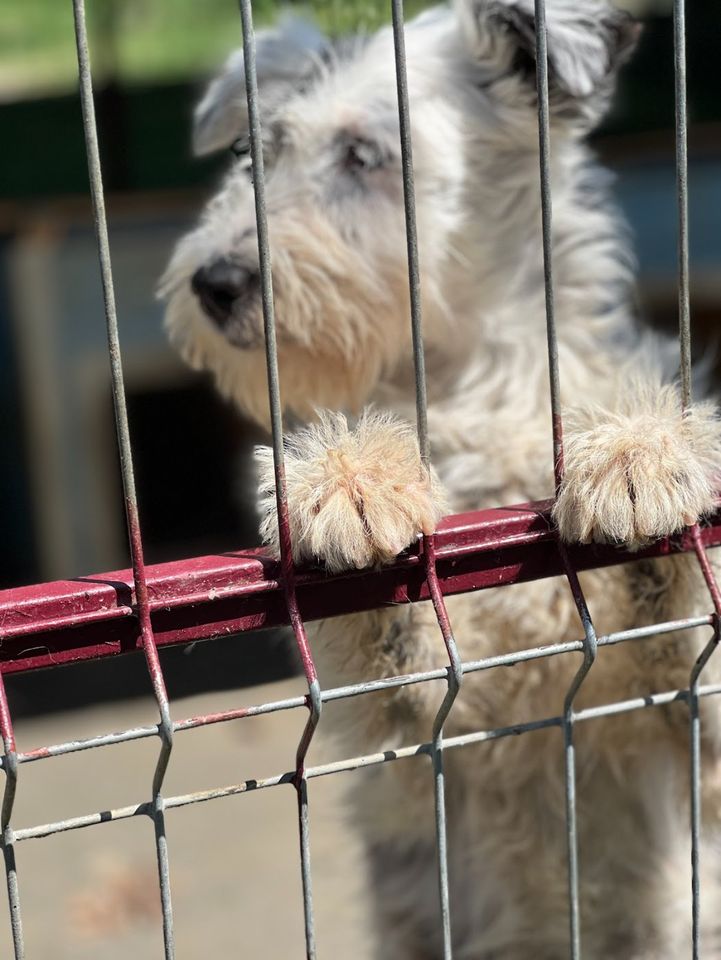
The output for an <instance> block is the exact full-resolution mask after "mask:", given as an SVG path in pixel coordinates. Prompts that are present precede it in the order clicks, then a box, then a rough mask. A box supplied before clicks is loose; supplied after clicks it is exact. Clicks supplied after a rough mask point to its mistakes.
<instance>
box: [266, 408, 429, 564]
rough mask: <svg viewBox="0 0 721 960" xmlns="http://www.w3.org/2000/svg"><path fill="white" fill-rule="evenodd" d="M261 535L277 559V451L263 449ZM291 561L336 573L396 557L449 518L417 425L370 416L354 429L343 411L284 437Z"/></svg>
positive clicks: (387, 417)
mask: <svg viewBox="0 0 721 960" xmlns="http://www.w3.org/2000/svg"><path fill="white" fill-rule="evenodd" d="M257 459H258V463H259V467H260V492H261V504H260V509H261V533H262V535H263V539H264V540H265V542H266V543H268V544H269V545H270V547H271V549H272V550H273V551H274V552H275V553H276V554H277V553H278V550H279V544H278V525H277V520H276V508H275V485H274V478H273V459H272V453H271V451H270V450H269V449H268V448H267V447H261V448H259V450H258V451H257ZM285 463H286V481H287V490H288V511H289V517H290V530H291V537H292V541H293V559H294V560H296V561H297V562H299V561H302V560H309V559H315V560H322V561H324V562H325V565H326V566H327V568H328V569H329V570H331V571H338V570H343V569H347V568H351V567H366V566H370V565H372V564H376V563H382V562H385V561H388V560H392V559H393V557H395V556H396V555H397V554H399V553H400V552H401V550H403V549H404V548H405V547H407V546H408V545H409V544H410V543H412V542H413V541H414V540H415V539H416V537H417V536H418V534H419V533H432V532H433V530H434V529H435V527H436V524H437V523H438V520H439V519H440V518H441V516H442V515H443V513H444V509H445V497H444V494H443V491H442V489H441V486H440V484H439V483H438V481H437V480H436V479H435V478H434V477H433V476H429V475H428V473H427V472H426V470H425V469H424V467H423V466H422V464H421V461H420V456H419V452H418V443H417V440H416V436H415V433H414V431H413V430H412V428H411V427H410V426H409V425H408V424H406V423H403V422H401V421H399V420H396V419H394V418H393V417H390V416H387V415H384V414H379V413H368V412H367V413H365V414H364V415H363V417H362V418H361V419H360V421H359V422H358V424H357V426H356V427H355V428H354V429H351V428H350V427H349V426H348V423H347V421H346V418H345V417H344V416H343V415H342V414H324V415H323V416H322V418H321V420H320V422H319V423H317V424H315V425H313V426H310V427H306V428H305V429H303V430H300V431H299V432H298V433H296V434H294V435H292V436H291V437H289V438H287V439H286V445H285Z"/></svg>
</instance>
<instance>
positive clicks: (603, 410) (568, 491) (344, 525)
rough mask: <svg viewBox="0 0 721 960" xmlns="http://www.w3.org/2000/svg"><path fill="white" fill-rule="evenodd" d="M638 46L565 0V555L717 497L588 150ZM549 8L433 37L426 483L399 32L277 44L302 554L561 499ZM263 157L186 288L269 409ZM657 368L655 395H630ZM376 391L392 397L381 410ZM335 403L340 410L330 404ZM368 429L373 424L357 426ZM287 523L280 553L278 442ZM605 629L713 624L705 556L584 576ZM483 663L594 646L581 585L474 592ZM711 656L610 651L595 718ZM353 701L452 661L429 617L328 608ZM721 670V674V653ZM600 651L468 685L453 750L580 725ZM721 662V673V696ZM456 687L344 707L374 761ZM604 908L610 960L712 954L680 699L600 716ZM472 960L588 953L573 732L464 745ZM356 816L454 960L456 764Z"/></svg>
mask: <svg viewBox="0 0 721 960" xmlns="http://www.w3.org/2000/svg"><path fill="white" fill-rule="evenodd" d="M636 33H637V31H636V27H635V25H634V24H633V23H632V21H631V20H630V19H629V18H628V17H627V16H626V15H624V14H621V13H619V12H618V11H616V10H614V9H613V8H611V7H609V6H608V5H607V4H606V3H605V2H603V0H549V3H548V51H549V69H550V101H551V125H552V138H553V150H552V154H553V157H552V171H551V173H552V186H553V198H554V228H553V229H554V233H553V263H554V271H555V293H556V310H557V323H558V336H559V352H560V362H561V378H562V387H563V400H564V404H565V407H564V413H565V431H566V445H565V452H566V473H565V480H564V483H563V487H562V490H561V492H560V496H559V498H558V500H557V502H556V506H555V511H554V516H555V521H556V523H557V525H558V528H559V531H560V534H561V535H562V536H563V537H564V538H565V539H566V540H567V541H569V542H573V541H587V540H590V539H601V540H611V541H616V542H623V543H627V544H632V545H638V544H641V543H643V542H645V541H647V540H649V539H651V538H655V537H659V536H661V535H666V534H670V533H672V532H674V531H679V530H681V529H682V528H683V527H684V526H685V525H687V524H691V523H693V522H695V521H696V519H697V518H699V517H701V516H703V515H704V514H705V513H707V512H708V511H710V510H711V509H712V508H713V506H714V503H715V489H716V486H717V480H718V477H719V473H720V472H721V429H720V427H719V422H718V420H717V415H716V411H715V409H714V408H713V407H712V406H709V405H704V404H697V405H695V406H694V407H693V408H692V409H690V410H689V411H687V413H686V415H682V412H681V406H680V401H679V396H678V393H677V390H676V388H675V387H673V386H661V373H660V361H657V360H655V359H654V358H653V356H651V354H650V352H649V350H650V348H649V347H648V341H647V340H643V339H642V338H639V336H638V335H637V334H636V333H635V332H634V330H633V321H632V318H631V311H630V308H629V299H630V294H629V290H630V284H631V271H632V268H631V261H630V257H629V254H628V250H627V246H626V239H625V234H624V229H623V226H622V224H621V223H620V222H619V220H618V217H617V216H616V214H615V213H614V211H613V209H612V207H611V205H610V204H609V201H608V197H607V195H606V183H607V177H606V176H605V175H604V174H603V172H601V171H600V170H599V169H598V168H597V167H596V166H595V165H594V162H593V160H592V158H591V157H590V156H589V152H588V150H587V149H586V148H585V147H584V146H583V145H582V139H583V137H584V135H585V134H586V133H587V132H588V131H589V130H590V129H591V128H592V127H593V126H594V125H595V124H596V123H597V121H598V120H599V118H600V117H601V116H602V114H603V112H604V110H605V109H606V106H607V104H608V101H609V98H610V96H611V94H612V91H613V87H614V82H615V76H616V73H617V69H618V67H619V65H620V64H621V63H622V62H623V61H624V60H625V59H626V57H627V56H628V55H629V54H630V52H631V50H632V47H633V45H634V41H635V37H636ZM534 43H535V40H534V19H533V3H532V0H458V2H457V4H456V6H455V8H454V9H447V8H438V9H435V10H433V11H430V12H428V13H426V14H423V15H422V16H420V17H418V19H416V20H414V21H413V22H412V23H410V24H409V25H408V27H407V48H408V81H409V89H410V100H411V116H412V122H413V147H414V159H415V184H416V197H417V206H418V229H419V237H420V263H421V271H422V298H423V313H424V326H425V340H426V351H427V365H428V373H429V411H428V416H429V425H430V432H431V438H432V447H433V462H434V465H435V470H436V472H437V473H436V476H435V477H434V478H433V479H429V478H428V477H427V476H426V475H425V473H424V471H423V469H422V468H421V466H420V463H419V457H418V450H417V446H416V441H415V433H414V429H413V428H412V427H411V426H410V425H409V423H410V422H412V420H413V372H412V365H411V360H410V329H409V298H408V280H407V270H406V241H405V223H404V213H403V202H402V184H401V172H400V146H399V136H398V119H397V118H398V114H397V104H396V97H395V77H394V61H393V48H392V37H391V34H390V31H389V30H388V29H386V30H382V31H380V32H379V33H378V34H376V35H375V36H372V37H369V38H366V39H363V40H359V41H358V42H355V43H350V44H346V45H344V46H343V48H338V47H335V48H333V47H332V46H331V45H330V44H329V43H327V42H326V41H325V40H324V39H323V38H322V37H321V36H319V35H318V34H317V32H316V31H315V30H314V29H312V28H310V27H308V26H303V25H299V24H298V23H286V24H285V25H283V24H281V26H280V27H278V28H277V29H276V30H273V31H269V32H266V33H262V34H260V35H259V37H258V71H259V83H260V94H261V111H262V118H263V122H264V150H265V163H266V177H267V198H268V218H269V231H270V243H271V247H272V260H273V283H274V291H275V306H276V317H277V330H278V352H279V364H280V375H281V383H282V395H283V402H284V406H285V410H286V412H287V413H289V414H290V415H293V416H294V417H297V418H300V419H301V420H304V421H306V422H308V423H309V424H310V425H309V426H306V427H305V428H304V429H301V430H300V431H299V432H298V433H296V434H295V435H294V436H291V437H289V438H288V440H287V470H288V494H289V498H290V512H291V523H292V532H293V541H294V548H295V554H296V558H297V559H298V560H304V559H309V558H312V559H315V560H322V561H324V562H325V564H326V566H327V567H328V568H329V569H331V570H341V569H343V568H348V567H361V566H364V565H367V564H374V563H378V562H383V561H386V560H388V559H390V558H392V557H393V556H394V555H395V554H397V553H398V552H399V551H400V550H401V549H402V548H404V547H405V546H406V545H408V544H410V543H411V542H413V541H414V540H415V538H416V537H417V535H418V533H419V531H431V530H432V529H433V528H434V526H435V524H436V522H437V521H438V519H439V517H440V516H441V515H442V514H443V513H444V512H445V511H447V510H449V509H450V510H453V511H461V510H465V509H474V508H482V507H489V506H495V505H498V504H507V503H514V502H519V501H526V500H533V499H538V498H541V497H544V496H548V495H549V494H550V493H551V492H552V487H553V479H552V478H553V469H552V463H551V460H552V454H551V443H550V425H549V419H550V418H549V413H548V411H549V395H548V392H549V391H548V375H547V365H546V348H545V336H546V333H545V313H544V290H543V275H542V264H541V244H540V201H539V176H538V146H537V126H536V95H535V62H534ZM195 119H196V124H195V147H196V150H197V152H198V153H205V152H209V151H212V150H215V149H219V148H222V147H226V146H228V145H230V144H231V143H233V142H236V141H238V139H239V138H241V139H242V138H243V137H244V136H246V135H247V111H246V105H245V93H244V82H243V61H242V56H240V55H239V54H236V55H234V56H233V57H232V58H231V59H230V61H229V62H228V64H227V66H226V68H225V70H224V72H223V73H222V74H221V75H220V77H219V78H218V79H216V80H215V81H214V82H213V83H212V84H211V86H210V87H209V89H208V91H207V93H206V95H205V97H204V99H203V100H202V102H201V103H200V105H199V106H198V108H197V111H196V118H195ZM250 174H251V170H250V161H249V160H248V158H247V157H246V158H243V157H241V158H240V159H239V160H238V162H237V163H235V164H234V165H233V169H232V170H231V171H230V173H229V174H228V176H227V179H226V181H225V183H224V185H223V187H222V189H221V190H220V192H219V193H218V195H217V196H216V197H215V198H214V199H213V200H212V201H211V202H210V203H209V205H208V207H207V209H206V210H205V212H204V213H203V215H202V217H201V220H200V224H199V226H198V227H197V228H196V229H195V230H194V231H193V232H192V233H190V234H189V235H188V236H186V237H185V238H184V239H183V240H182V241H181V242H180V243H179V245H178V248H177V250H176V252H175V254H174V256H173V259H172V262H171V264H170V266H169V268H168V271H167V273H166V275H165V278H164V280H163V293H164V295H165V296H166V298H167V302H168V306H167V326H168V330H169V332H170V335H171V337H172V339H173V341H174V342H175V343H176V344H177V345H178V347H179V349H180V350H181V352H182V354H183V356H184V357H185V358H186V359H187V361H188V362H189V363H190V364H191V365H192V366H194V367H197V368H201V369H208V370H211V371H212V372H213V374H214V376H215V378H216V381H217V385H218V387H219V389H220V391H221V392H222V393H223V394H225V395H226V396H227V397H229V398H231V399H232V400H233V401H234V402H235V403H236V404H237V405H238V406H239V407H240V408H241V409H242V410H243V411H245V412H247V413H249V414H251V415H252V416H253V417H255V418H256V419H257V420H259V421H261V422H267V396H266V379H265V365H264V358H263V332H262V313H261V303H260V284H259V270H258V251H257V240H256V227H255V216H254V207H253V190H252V183H251V176H250ZM632 374H633V377H632ZM369 402H372V404H373V409H374V410H375V411H389V412H387V413H386V412H367V410H366V412H365V413H364V412H362V411H363V409H364V407H366V405H367V404H368V403H369ZM323 409H327V410H329V411H332V412H331V413H328V414H323V415H321V416H320V417H318V415H317V411H319V410H323ZM346 414H347V415H349V419H346ZM260 464H261V490H262V496H261V507H262V513H263V517H262V527H263V532H264V534H265V537H266V539H267V541H268V542H269V543H270V544H272V545H276V542H277V533H276V527H275V507H274V501H273V496H272V493H273V480H272V469H271V463H270V456H269V454H268V452H267V451H266V452H261V455H260ZM582 581H583V586H584V588H585V591H586V595H587V597H588V600H589V605H590V608H591V612H592V614H593V616H594V620H595V623H596V626H597V629H598V630H599V631H601V632H604V633H606V632H610V631H615V630H619V629H622V628H627V627H631V626H635V625H640V624H644V623H654V622H657V621H662V620H665V619H670V618H676V617H681V616H690V615H692V614H698V613H700V612H701V613H707V612H708V610H709V609H710V600H709V597H708V594H707V592H706V591H705V588H704V587H703V584H702V582H701V578H700V575H699V573H698V570H697V564H696V562H695V560H694V559H693V558H689V557H682V558H676V559H662V560H658V561H653V562H651V561H644V562H637V563H636V564H632V565H630V566H626V567H622V568H614V569H607V570H602V571H597V572H593V573H589V574H587V575H585V576H583V577H582ZM448 606H449V611H450V614H451V619H452V622H453V625H454V629H455V634H456V637H457V639H458V642H459V645H460V648H461V652H462V654H463V656H464V657H465V658H470V659H474V658H480V657H484V656H487V655H489V654H493V653H499V652H504V651H509V650H513V649H520V648H525V647H531V646H535V645H542V644H546V643H551V642H557V641H563V640H569V639H577V638H578V637H579V635H580V634H581V629H580V625H579V621H578V616H577V613H576V610H575V607H574V604H573V601H572V598H571V596H570V592H569V589H568V585H567V583H566V582H565V581H564V580H562V579H553V580H549V581H544V582H538V583H534V584H526V585H523V586H518V587H512V588H505V589H502V590H492V591H487V592H484V593H480V594H473V595H468V596H464V597H460V598H455V599H453V600H451V601H449V604H448ZM707 639H708V635H707V633H705V635H704V636H701V635H699V631H696V632H695V634H693V635H692V634H688V633H679V634H674V635H666V636H661V637H656V638H653V639H650V640H645V641H636V642H633V643H631V642H627V643H624V644H620V645H618V646H613V647H606V648H604V649H602V650H601V652H600V654H599V658H598V660H597V662H596V664H595V666H594V667H593V669H592V670H591V673H590V674H589V677H588V679H587V682H586V683H585V685H584V686H583V688H582V690H581V695H580V697H579V701H578V704H579V705H580V706H584V705H591V704H597V703H608V702H613V701H617V700H622V699H624V698H628V697H634V696H640V695H645V694H648V693H650V692H653V691H657V690H668V689H675V688H684V687H687V686H688V680H689V673H690V670H691V667H692V664H693V662H694V658H695V656H696V655H697V654H698V651H699V650H700V648H701V646H702V645H703V644H704V643H705V642H706V640H707ZM312 645H313V649H314V652H315V654H316V656H317V659H318V661H319V665H320V673H321V680H322V682H323V683H324V684H325V685H329V684H341V683H347V682H349V681H356V680H360V679H369V678H373V677H380V676H389V675H395V674H402V673H408V672H411V671H416V670H428V669H431V668H436V667H444V666H445V665H446V655H445V651H444V647H443V644H442V642H441V640H440V636H439V632H438V626H437V624H436V621H435V616H434V613H433V610H432V609H431V608H430V605H427V604H420V605H412V606H410V605H409V606H402V607H394V608H392V609H382V610H378V611H375V612H371V613H365V614H362V615H361V614H359V615H354V616H347V617H341V618H338V619H334V620H329V621H325V622H323V623H321V624H319V625H316V627H315V628H314V630H313V633H312ZM717 659H718V658H717ZM577 667H578V660H577V658H572V657H564V658H560V657H555V658H549V659H542V660H536V661H534V662H532V663H528V664H525V665H519V666H516V667H515V668H514V669H506V670H503V671H498V670H496V671H490V672H486V673H484V674H482V675H480V674H475V675H468V676H467V677H466V678H465V681H464V685H463V690H462V694H461V697H460V698H459V700H458V702H457V703H456V705H455V706H454V708H453V710H452V712H451V715H450V719H449V721H448V724H447V732H448V733H449V734H459V733H463V732H468V731H476V730H479V729H487V728H492V727H497V726H502V725H505V724H511V723H515V722H519V721H523V720H529V719H533V718H540V717H546V716H552V715H556V714H558V713H559V712H560V710H561V707H562V704H563V700H564V696H565V693H566V691H567V689H568V687H569V684H570V681H571V678H572V676H573V674H574V673H575V671H576V669H577ZM717 667H718V664H717V663H716V662H715V661H714V660H713V658H712V660H711V663H710V665H709V668H708V671H709V672H708V673H707V674H706V676H707V677H708V676H709V675H711V676H716V675H717V673H718V669H717ZM442 695H443V686H442V685H441V686H438V685H434V684H428V683H423V684H416V685H411V686H406V687H403V688H401V689H397V690H394V691H393V692H391V693H388V694H386V695H380V694H376V695H374V696H373V697H369V696H366V697H360V698H356V699H354V700H352V701H347V702H345V703H344V704H343V711H342V713H343V720H342V722H343V723H344V727H343V735H344V736H345V738H346V747H347V749H348V751H351V752H354V753H363V752H368V751H370V750H372V749H375V748H378V747H381V746H382V747H383V748H390V747H393V746H397V745H398V744H400V743H414V742H418V741H423V740H427V739H428V738H429V736H430V731H431V727H432V723H433V719H434V717H435V715H436V711H437V709H438V706H439V703H440V700H441V698H442ZM703 703H704V705H703V706H702V711H703V727H702V729H703V735H704V741H703V747H704V758H705V763H706V768H705V770H706V776H705V779H704V785H705V793H704V815H705V821H706V822H705V827H704V829H705V831H706V842H707V844H710V843H713V842H715V841H714V836H715V829H716V828H715V825H714V817H715V815H716V814H717V812H718V810H719V804H718V800H719V797H720V796H721V792H720V790H719V788H718V787H717V786H716V785H715V780H714V773H715V770H716V767H715V764H716V762H717V760H716V758H717V757H718V754H719V746H721V740H720V738H721V727H720V726H719V723H718V719H717V707H715V705H714V703H713V698H707V699H706V700H704V702H703ZM576 736H577V757H578V805H579V845H580V863H581V914H582V931H583V947H584V957H586V958H588V960H609V958H614V960H677V958H679V957H681V956H686V955H688V954H689V953H690V899H691V885H690V867H689V830H688V806H689V798H688V789H687V780H688V774H687V769H688V747H687V739H688V710H687V707H686V705H685V704H684V703H682V702H680V703H676V704H673V705H671V706H669V707H665V708H654V709H650V710H639V711H636V712H633V713H630V714H625V715H623V716H622V717H611V718H608V719H605V720H596V721H592V722H588V723H585V724H581V725H579V726H578V727H577V734H576ZM446 762H447V769H448V788H447V802H448V814H449V817H448V819H449V838H448V841H449V864H450V878H451V906H452V923H453V936H454V942H455V945H456V953H455V955H456V956H457V957H458V960H561V958H564V957H567V956H568V949H569V947H568V924H567V910H568V905H567V890H566V838H565V825H564V823H565V821H564V793H563V750H562V739H561V737H560V735H559V732H558V730H557V729H556V730H544V731H539V732H535V733H529V734H526V735H524V736H522V737H518V738H506V739H502V740H498V741H495V742H490V743H485V744H482V745H479V746H476V747H473V748H465V749H463V750H456V751H450V752H449V753H448V755H447V761H446ZM352 802H353V803H354V804H355V815H356V817H357V820H358V822H359V824H360V825H361V828H362V830H363V832H364V835H365V840H366V844H367V850H368V856H369V860H370V864H371V872H372V880H373V882H372V890H373V894H374V896H375V898H376V901H377V922H378V929H379V931H380V933H381V934H382V936H381V937H380V938H379V940H380V942H381V944H382V946H380V947H379V949H378V956H379V957H383V958H385V960H437V958H439V957H440V956H441V947H440V944H439V918H438V904H437V891H436V871H435V857H436V853H435V846H434V827H433V802H432V790H431V784H430V774H429V770H428V768H427V766H425V764H424V762H423V761H421V760H416V761H399V762H395V763H392V764H388V765H384V766H383V767H382V768H376V769H373V770H369V771H365V772H364V773H363V774H359V775H358V783H357V784H356V785H355V789H354V792H353V801H352ZM713 859H714V858H712V857H711V856H710V855H709V854H708V848H707V855H706V856H705V859H704V861H703V868H704V877H703V883H702V888H701V889H702V897H703V902H702V918H703V931H702V934H703V949H702V954H703V956H704V957H706V958H711V957H721V897H720V896H719V891H720V886H719V878H718V870H717V868H716V864H715V863H713Z"/></svg>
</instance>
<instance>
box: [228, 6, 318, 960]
mask: <svg viewBox="0 0 721 960" xmlns="http://www.w3.org/2000/svg"><path fill="white" fill-rule="evenodd" d="M239 5H240V17H241V23H242V28H243V55H244V58H245V91H246V97H247V101H248V132H249V136H250V156H251V161H252V165H253V192H254V195H255V216H256V224H257V231H258V255H259V265H260V278H261V296H262V302H263V326H264V331H265V356H266V369H267V373H268V402H269V405H270V421H271V429H272V433H273V464H274V470H275V495H276V507H277V511H278V531H279V540H280V562H281V569H282V574H283V584H284V591H285V600H286V605H287V608H288V616H289V619H290V623H291V627H292V628H293V634H294V636H295V641H296V644H297V646H298V651H299V653H300V657H301V661H302V664H303V671H304V673H305V678H306V681H307V684H308V697H307V706H308V710H309V717H308V722H307V724H306V726H305V729H304V731H303V734H302V736H301V739H300V743H299V744H298V749H297V752H296V775H295V782H294V785H295V788H296V793H297V798H298V826H299V834H300V862H301V878H302V882H303V910H304V918H305V940H306V955H307V957H308V958H309V960H314V958H315V956H316V947H315V929H314V922H313V892H312V881H311V866H310V834H309V811H308V784H307V780H306V777H305V761H306V756H307V753H308V749H309V747H310V743H311V740H312V738H313V735H314V733H315V730H316V727H317V726H318V721H319V719H320V714H321V691H320V684H319V683H318V677H317V674H316V669H315V664H314V662H313V656H312V654H311V650H310V646H309V644H308V638H307V636H306V632H305V627H304V625H303V620H302V618H301V615H300V611H299V609H298V602H297V599H296V593H295V572H294V567H293V551H292V544H291V536H290V523H289V520H288V499H287V494H286V482H285V456H284V451H283V417H282V407H281V402H280V380H279V375H278V351H277V345H276V336H275V311H274V304H273V280H272V265H271V257H270V243H269V238H268V217H267V212H266V204H265V174H264V168H263V145H262V136H261V126H260V111H259V106H258V77H257V71H256V55H255V54H256V51H255V33H254V30H253V14H252V10H251V4H250V0H239Z"/></svg>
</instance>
